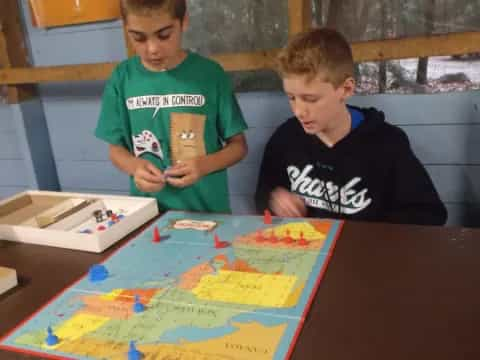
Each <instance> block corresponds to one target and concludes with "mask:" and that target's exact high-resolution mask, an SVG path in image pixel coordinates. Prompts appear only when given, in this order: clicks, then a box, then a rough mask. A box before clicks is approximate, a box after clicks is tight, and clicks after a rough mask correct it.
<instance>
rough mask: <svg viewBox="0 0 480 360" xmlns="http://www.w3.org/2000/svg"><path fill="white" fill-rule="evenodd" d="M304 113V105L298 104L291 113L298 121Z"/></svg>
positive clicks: (305, 110)
mask: <svg viewBox="0 0 480 360" xmlns="http://www.w3.org/2000/svg"><path fill="white" fill-rule="evenodd" d="M306 112H307V109H306V107H305V105H303V104H300V102H296V103H295V106H294V109H293V113H294V114H295V116H296V117H297V118H298V119H301V118H303V117H304V116H305V114H306Z"/></svg>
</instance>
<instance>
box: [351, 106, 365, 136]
mask: <svg viewBox="0 0 480 360" xmlns="http://www.w3.org/2000/svg"><path fill="white" fill-rule="evenodd" d="M348 111H349V112H350V118H351V119H352V125H351V130H350V131H353V130H355V129H356V128H357V127H358V126H359V125H360V124H361V123H362V121H363V120H364V119H365V116H364V115H363V113H362V112H361V111H359V110H357V109H354V108H352V107H350V106H348Z"/></svg>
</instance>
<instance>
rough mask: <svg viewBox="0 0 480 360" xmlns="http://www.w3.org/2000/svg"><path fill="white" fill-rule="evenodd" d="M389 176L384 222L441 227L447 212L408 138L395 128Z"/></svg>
mask: <svg viewBox="0 0 480 360" xmlns="http://www.w3.org/2000/svg"><path fill="white" fill-rule="evenodd" d="M397 130H398V135H399V136H398V138H399V139H398V140H397V141H396V142H395V144H396V146H395V149H394V151H395V155H394V159H393V160H394V162H393V176H392V178H391V179H392V199H391V207H390V211H389V212H388V213H387V214H386V215H387V216H386V220H387V221H388V222H392V223H405V224H418V225H443V224H445V222H446V220H447V210H446V208H445V205H444V204H443V203H442V201H441V200H440V197H439V196H438V193H437V191H436V190H435V186H434V185H433V182H432V180H431V178H430V176H429V175H428V173H427V171H426V170H425V168H424V166H423V165H422V164H421V163H420V161H419V160H418V159H417V157H416V156H415V154H414V153H413V151H412V149H411V147H410V142H409V141H408V138H407V135H406V134H405V133H404V132H403V131H402V130H400V129H398V128H397Z"/></svg>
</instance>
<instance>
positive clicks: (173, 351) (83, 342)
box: [56, 322, 287, 360]
mask: <svg viewBox="0 0 480 360" xmlns="http://www.w3.org/2000/svg"><path fill="white" fill-rule="evenodd" d="M232 325H233V326H235V327H236V328H237V331H235V332H234V333H232V334H229V335H225V336H221V337H218V338H213V339H210V340H206V341H199V342H187V341H181V342H180V344H178V345H176V344H142V343H141V340H139V341H138V342H137V343H136V347H137V349H138V350H139V351H140V352H141V353H142V354H143V357H142V359H143V360H154V359H155V360H158V359H182V360H225V359H235V360H252V359H256V360H257V359H258V360H267V359H272V358H273V356H274V354H275V351H276V349H277V346H278V344H279V343H280V339H281V338H282V336H283V334H284V332H285V329H286V327H287V324H281V325H277V326H271V327H269V326H264V325H262V324H260V323H257V322H250V323H245V324H241V323H233V324H232ZM128 347H129V344H128V343H117V342H114V341H104V340H102V339H98V338H93V337H88V335H87V336H85V337H83V338H80V339H76V340H73V341H68V342H65V343H60V344H59V345H58V347H57V348H56V350H58V351H62V352H64V353H66V354H74V355H77V356H78V355H80V356H86V357H88V356H92V357H95V358H102V359H112V360H124V359H126V354H127V352H128Z"/></svg>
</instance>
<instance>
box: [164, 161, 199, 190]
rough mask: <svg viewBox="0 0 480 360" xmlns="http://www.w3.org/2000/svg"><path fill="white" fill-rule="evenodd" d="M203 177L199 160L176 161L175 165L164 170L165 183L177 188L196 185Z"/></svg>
mask: <svg viewBox="0 0 480 360" xmlns="http://www.w3.org/2000/svg"><path fill="white" fill-rule="evenodd" d="M203 175H204V173H203V170H202V166H201V159H200V158H195V159H189V160H182V161H177V163H176V164H175V165H173V166H172V167H171V168H169V169H168V170H165V176H166V181H167V183H169V184H170V185H172V186H175V187H179V188H184V187H187V186H190V185H192V184H194V183H196V182H197V181H198V180H199V179H200V178H201V177H202V176H203Z"/></svg>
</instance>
